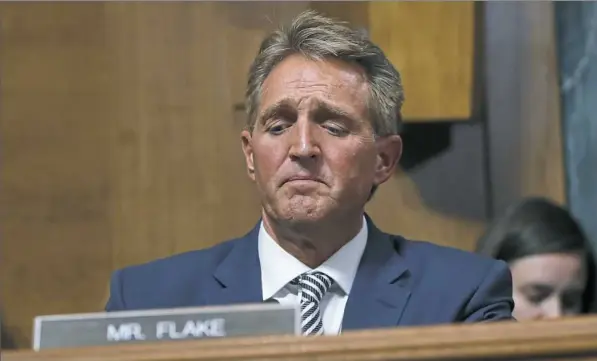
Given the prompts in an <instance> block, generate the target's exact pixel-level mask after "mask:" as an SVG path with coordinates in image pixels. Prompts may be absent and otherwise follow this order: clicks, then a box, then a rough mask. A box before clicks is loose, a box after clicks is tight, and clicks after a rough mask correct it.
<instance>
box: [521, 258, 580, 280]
mask: <svg viewBox="0 0 597 361" xmlns="http://www.w3.org/2000/svg"><path fill="white" fill-rule="evenodd" d="M584 263H585V262H584V258H583V256H582V254H580V253H578V254H575V253H553V254H541V255H534V256H528V257H524V258H521V259H519V260H516V261H514V262H512V264H511V265H510V268H511V270H512V276H513V278H514V283H516V284H525V283H530V282H537V283H546V284H552V285H554V286H558V285H559V286H562V287H566V286H567V285H571V284H584V279H585V277H586V269H585V268H586V265H585V264H584Z"/></svg>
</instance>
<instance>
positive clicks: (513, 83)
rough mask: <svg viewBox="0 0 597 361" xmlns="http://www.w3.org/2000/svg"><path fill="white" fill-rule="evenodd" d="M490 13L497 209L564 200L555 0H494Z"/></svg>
mask: <svg viewBox="0 0 597 361" xmlns="http://www.w3.org/2000/svg"><path fill="white" fill-rule="evenodd" d="M485 18H486V21H485V23H486V26H485V33H486V41H485V49H486V59H487V64H486V69H487V110H488V113H487V127H488V128H487V131H488V134H489V136H488V140H489V141H488V144H487V146H488V150H489V164H488V165H489V173H490V174H489V176H490V177H489V178H490V181H491V193H492V199H493V202H492V205H491V208H492V211H493V213H494V214H496V215H498V214H500V213H501V212H503V211H504V210H505V208H506V207H507V206H508V205H509V204H511V203H513V202H515V201H517V200H518V199H519V198H520V197H524V196H532V195H541V196H545V197H548V198H551V199H553V200H554V201H556V202H558V203H560V204H564V203H566V196H565V195H566V187H565V173H564V161H563V145H562V121H561V115H560V98H559V80H558V79H559V74H558V71H557V59H556V47H555V44H556V40H555V34H556V32H555V24H554V22H555V16H554V4H553V3H550V2H536V3H535V2H533V3H531V2H517V3H501V2H488V3H487V4H486V7H485Z"/></svg>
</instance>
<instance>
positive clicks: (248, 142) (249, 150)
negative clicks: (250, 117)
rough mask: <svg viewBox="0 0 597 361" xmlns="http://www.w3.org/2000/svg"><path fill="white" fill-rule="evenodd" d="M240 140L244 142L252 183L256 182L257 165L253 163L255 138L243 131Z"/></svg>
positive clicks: (248, 132) (244, 152)
mask: <svg viewBox="0 0 597 361" xmlns="http://www.w3.org/2000/svg"><path fill="white" fill-rule="evenodd" d="M240 139H241V141H242V147H243V154H244V155H245V162H246V163H247V173H248V174H249V178H251V180H252V181H255V164H254V162H253V144H252V142H253V137H252V135H251V132H250V131H248V130H243V131H242V132H241V133H240Z"/></svg>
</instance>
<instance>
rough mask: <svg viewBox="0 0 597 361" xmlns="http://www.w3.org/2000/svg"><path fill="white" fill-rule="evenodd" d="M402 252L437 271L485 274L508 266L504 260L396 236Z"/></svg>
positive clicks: (419, 263)
mask: <svg viewBox="0 0 597 361" xmlns="http://www.w3.org/2000/svg"><path fill="white" fill-rule="evenodd" d="M394 239H395V241H396V242H397V244H398V247H399V249H400V253H402V254H403V255H404V256H405V258H406V259H407V260H409V259H412V260H413V262H416V263H417V265H419V266H420V265H425V267H431V268H433V269H435V270H437V271H445V272H451V274H452V275H453V274H454V272H457V273H459V274H465V275H466V274H474V275H479V276H484V275H485V274H486V273H487V272H488V271H489V270H491V269H492V268H494V267H500V266H501V267H506V264H505V263H504V262H503V261H500V260H496V259H493V258H490V257H487V256H484V255H480V254H477V253H473V252H469V251H465V250H461V249H458V248H454V247H449V246H442V245H438V244H434V243H431V242H427V241H419V240H408V239H405V238H403V237H400V236H394Z"/></svg>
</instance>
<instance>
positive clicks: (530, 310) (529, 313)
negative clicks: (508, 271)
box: [512, 290, 539, 321]
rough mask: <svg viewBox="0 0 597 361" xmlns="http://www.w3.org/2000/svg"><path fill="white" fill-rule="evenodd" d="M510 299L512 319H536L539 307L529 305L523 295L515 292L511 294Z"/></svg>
mask: <svg viewBox="0 0 597 361" xmlns="http://www.w3.org/2000/svg"><path fill="white" fill-rule="evenodd" d="M512 298H513V299H514V312H513V315H514V318H516V319H517V320H519V321H522V320H530V319H534V318H536V317H537V315H538V314H539V307H538V306H537V305H534V304H532V303H530V302H529V301H528V300H527V299H526V297H525V296H524V295H522V294H521V293H520V292H518V291H516V290H515V291H514V292H513V294H512Z"/></svg>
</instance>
